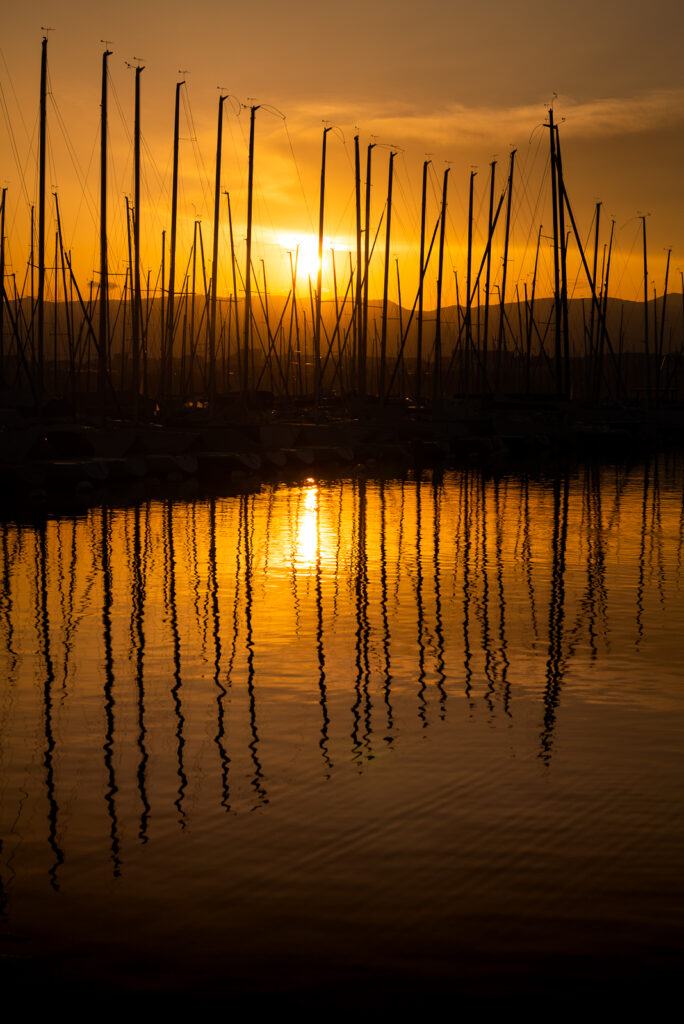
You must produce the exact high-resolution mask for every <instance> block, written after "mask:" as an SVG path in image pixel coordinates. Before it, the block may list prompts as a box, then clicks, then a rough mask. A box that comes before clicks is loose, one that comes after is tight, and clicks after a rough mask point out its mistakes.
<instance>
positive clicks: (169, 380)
mask: <svg viewBox="0 0 684 1024" xmlns="http://www.w3.org/2000/svg"><path fill="white" fill-rule="evenodd" d="M182 85H185V82H184V81H182V82H176V105H175V109H174V116H173V182H172V186H171V243H170V252H169V294H168V298H167V303H166V345H165V351H164V361H165V367H164V370H165V377H166V380H164V381H163V385H166V386H167V388H168V392H169V394H170V393H171V390H172V384H173V322H174V318H175V309H174V299H175V294H174V292H175V286H176V280H175V278H176V226H177V220H178V130H179V121H180V90H181V86H182Z"/></svg>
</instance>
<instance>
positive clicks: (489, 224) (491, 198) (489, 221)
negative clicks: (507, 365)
mask: <svg viewBox="0 0 684 1024" xmlns="http://www.w3.org/2000/svg"><path fill="white" fill-rule="evenodd" d="M489 166H490V167H491V171H490V175H489V216H488V218H487V270H486V275H485V309H484V340H483V346H482V375H483V378H484V379H483V381H482V389H483V391H484V389H485V387H486V386H487V352H488V350H489V289H490V287H491V282H492V219H493V217H494V178H495V175H496V160H492V162H491V164H490V165H489Z"/></svg>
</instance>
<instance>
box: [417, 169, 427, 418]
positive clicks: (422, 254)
mask: <svg viewBox="0 0 684 1024" xmlns="http://www.w3.org/2000/svg"><path fill="white" fill-rule="evenodd" d="M429 164H430V161H429V160H424V161H423V193H422V199H421V205H420V268H419V273H418V341H417V346H418V347H417V349H416V387H415V392H416V402H417V403H418V404H420V399H421V390H422V383H423V381H422V377H423V366H422V363H423V280H424V278H423V273H424V270H425V209H426V205H427V169H428V166H429Z"/></svg>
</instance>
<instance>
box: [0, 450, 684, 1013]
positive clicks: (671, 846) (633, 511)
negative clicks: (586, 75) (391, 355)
mask: <svg viewBox="0 0 684 1024" xmlns="http://www.w3.org/2000/svg"><path fill="white" fill-rule="evenodd" d="M683 485H684V463H683V462H682V461H681V460H675V459H665V458H661V459H660V460H658V461H652V462H651V463H649V464H648V465H640V466H636V467H633V468H631V469H629V470H627V469H615V468H603V469H598V468H595V467H594V468H587V469H586V470H585V469H580V470H579V471H577V470H574V471H572V472H569V473H560V474H559V475H557V476H549V477H520V476H508V477H501V478H499V479H494V478H486V477H483V476H482V475H480V474H479V473H478V472H470V473H451V474H447V475H445V476H444V477H443V478H439V479H434V480H433V479H427V478H423V479H422V480H416V479H408V480H404V481H394V480H393V481H384V482H383V481H376V480H354V481H340V482H337V483H332V484H331V483H326V484H320V485H317V484H316V483H315V482H314V481H311V482H310V483H308V484H306V485H305V486H303V487H301V488H292V487H288V488H286V487H283V488H275V489H272V490H265V491H264V492H263V493H261V494H260V495H256V496H255V495H251V496H245V497H230V498H222V499H216V500H206V501H199V500H198V501H195V502H185V503H180V502H179V503H165V502H163V501H152V502H149V503H147V504H143V505H140V506H138V507H134V508H125V509H95V510H89V511H87V512H86V513H84V515H82V516H78V517H72V518H55V519H49V520H48V521H47V522H45V523H39V524H32V525H23V524H17V523H6V524H4V525H2V526H0V541H1V549H0V553H1V556H2V561H1V567H2V581H3V582H2V604H1V608H0V687H1V690H0V729H1V735H2V748H1V755H0V799H1V810H0V835H1V838H2V848H1V850H0V883H1V888H0V929H1V933H2V945H1V947H0V954H1V963H2V972H3V975H2V977H3V979H4V984H5V986H6V991H7V990H8V989H12V988H18V989H19V990H20V991H21V992H22V993H23V996H24V998H25V999H28V1000H29V1001H33V1000H35V999H36V998H40V999H42V1000H43V1001H44V1002H45V1003H46V1004H47V1005H53V1004H52V1001H53V1000H56V999H57V998H58V997H59V996H63V995H65V994H66V995H67V996H68V998H69V999H72V1000H73V999H76V1000H77V1002H78V1000H79V999H81V998H82V999H83V1000H84V1004H85V1005H90V1003H89V1002H88V1001H89V1000H90V997H91V996H93V995H97V996H106V997H107V998H108V999H110V1000H111V999H113V998H114V997H117V996H119V997H120V996H123V997H124V998H129V997H130V998H131V999H133V1000H138V1001H140V1000H151V1002H152V1004H153V1005H154V1004H158V1005H160V1006H161V1005H163V1003H164V1000H166V999H170V1000H171V1002H172V1003H173V1002H175V1001H179V1002H182V1001H183V1000H188V1004H189V1005H191V1006H196V1005H198V1003H200V1002H201V1001H204V1000H209V1001H211V1000H213V1001H215V1003H216V1005H219V1006H221V1007H224V1008H226V1009H229V1008H230V1007H231V1006H233V1005H236V1004H237V1005H245V1006H247V1005H248V1006H251V1007H253V1008H255V1009H256V1008H258V1007H259V1006H260V1005H262V1004H264V1003H266V1002H268V1001H269V1000H270V1001H271V1002H272V1004H273V1005H274V1006H283V1005H285V1004H286V1003H287V1002H288V1001H289V1000H295V1001H296V1002H297V1003H299V1004H303V1005H307V1006H310V1007H312V1008H314V1009H315V1011H316V1012H317V1014H318V1013H321V1014H325V1015H329V1014H330V1013H331V1012H332V1011H334V1010H335V1009H336V1008H338V1007H340V1006H342V1007H349V1008H351V1009H354V1010H361V1009H362V1008H364V1007H365V1006H367V1005H368V1004H372V1005H380V1006H388V1005H390V1006H391V1005H396V1004H402V1005H404V1004H406V1003H407V1002H408V1003H409V1004H410V1003H411V1002H413V1004H414V1005H415V1006H418V1007H422V1006H425V1005H428V1004H430V1003H431V1002H432V1001H433V1000H434V1001H435V1002H436V1003H437V1002H438V1001H439V1000H440V999H444V997H445V996H448V997H449V998H451V999H452V1000H468V999H470V998H472V999H476V1000H478V1002H479V1001H480V1000H482V999H483V998H484V999H490V998H492V997H496V996H497V995H498V996H501V997H502V998H504V999H510V998H511V997H513V996H515V995H518V994H520V995H523V996H524V997H525V998H526V999H530V998H537V997H541V998H542V999H543V1000H544V1003H543V1005H544V1006H545V1007H546V1008H547V1009H549V1008H551V1009H553V1007H554V1006H556V1007H559V1006H563V1005H565V1004H566V1003H567V1001H568V999H572V997H573V996H576V995H580V996H582V997H584V995H585V994H587V993H591V994H592V996H595V997H602V998H604V997H605V998H606V999H609V1000H610V1001H611V1002H613V1003H614V1002H615V1000H616V999H622V1000H624V1001H626V1002H631V1001H632V1000H633V999H635V998H637V997H639V998H643V999H647V1000H648V1001H649V1002H654V1001H657V1000H658V999H659V998H660V997H661V996H663V995H664V994H665V993H667V992H668V991H671V990H672V989H674V987H675V983H676V981H677V978H678V974H679V972H680V969H681V966H682V949H683V947H684V939H683V930H682V926H683V925H684V898H683V897H684V873H683V865H684V816H683V815H682V810H683V804H684V787H683V783H684V742H683V741H684V683H683V679H684V650H683V643H682V641H683V637H684V594H683V592H682V580H681V577H682V557H683V547H684V516H683V512H684V506H683V502H682V493H683ZM451 1005H452V1009H454V1010H456V1008H457V1007H458V1006H459V1005H462V1003H459V1002H453V1003H452V1004H451Z"/></svg>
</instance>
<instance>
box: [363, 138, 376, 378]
mask: <svg viewBox="0 0 684 1024" xmlns="http://www.w3.org/2000/svg"><path fill="white" fill-rule="evenodd" d="M374 148H375V143H374V142H369V143H368V153H367V155H366V219H365V229H366V234H365V237H364V240H363V248H364V252H363V328H362V331H361V345H362V346H363V360H362V370H361V380H360V386H359V391H360V393H361V395H362V396H363V397H365V395H366V359H367V357H368V271H369V270H370V206H371V154H372V152H373V150H374Z"/></svg>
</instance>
